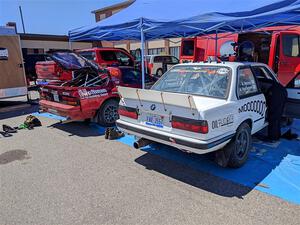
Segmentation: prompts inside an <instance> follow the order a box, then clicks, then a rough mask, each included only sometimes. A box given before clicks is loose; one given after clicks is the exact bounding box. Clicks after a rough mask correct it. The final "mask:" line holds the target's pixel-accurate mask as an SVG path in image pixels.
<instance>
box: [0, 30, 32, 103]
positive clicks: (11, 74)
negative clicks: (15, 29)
mask: <svg viewBox="0 0 300 225" xmlns="http://www.w3.org/2000/svg"><path fill="white" fill-rule="evenodd" d="M0 53H1V54H0V55H2V57H1V58H0V98H6V97H14V96H21V95H26V94H27V85H26V79H25V73H24V68H23V59H22V54H21V48H20V38H19V36H17V35H10V36H8V35H2V36H0Z"/></svg>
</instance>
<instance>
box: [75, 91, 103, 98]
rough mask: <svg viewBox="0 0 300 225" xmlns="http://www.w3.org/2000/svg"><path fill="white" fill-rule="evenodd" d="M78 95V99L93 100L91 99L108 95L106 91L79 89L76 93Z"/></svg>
mask: <svg viewBox="0 0 300 225" xmlns="http://www.w3.org/2000/svg"><path fill="white" fill-rule="evenodd" d="M78 94H79V96H80V98H93V97H99V96H106V95H108V93H107V90H106V89H99V90H86V89H80V90H79V91H78Z"/></svg>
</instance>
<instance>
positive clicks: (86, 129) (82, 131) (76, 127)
mask: <svg viewBox="0 0 300 225" xmlns="http://www.w3.org/2000/svg"><path fill="white" fill-rule="evenodd" d="M49 127H52V128H56V129H59V130H62V131H64V132H67V133H69V136H79V137H98V136H101V135H104V131H105V130H104V128H101V127H98V126H96V125H94V124H88V123H85V122H69V123H55V124H53V125H51V126H49Z"/></svg>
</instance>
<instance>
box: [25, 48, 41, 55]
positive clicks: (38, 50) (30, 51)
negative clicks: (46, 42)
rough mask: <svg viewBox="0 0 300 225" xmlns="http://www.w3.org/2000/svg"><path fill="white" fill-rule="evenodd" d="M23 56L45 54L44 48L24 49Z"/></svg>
mask: <svg viewBox="0 0 300 225" xmlns="http://www.w3.org/2000/svg"><path fill="white" fill-rule="evenodd" d="M22 53H23V55H33V54H44V49H43V48H22Z"/></svg>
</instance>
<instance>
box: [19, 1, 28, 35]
mask: <svg viewBox="0 0 300 225" xmlns="http://www.w3.org/2000/svg"><path fill="white" fill-rule="evenodd" d="M19 11H20V16H21V21H22V27H23V33H24V34H25V33H26V31H25V25H24V19H23V13H22V7H21V6H19Z"/></svg>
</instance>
